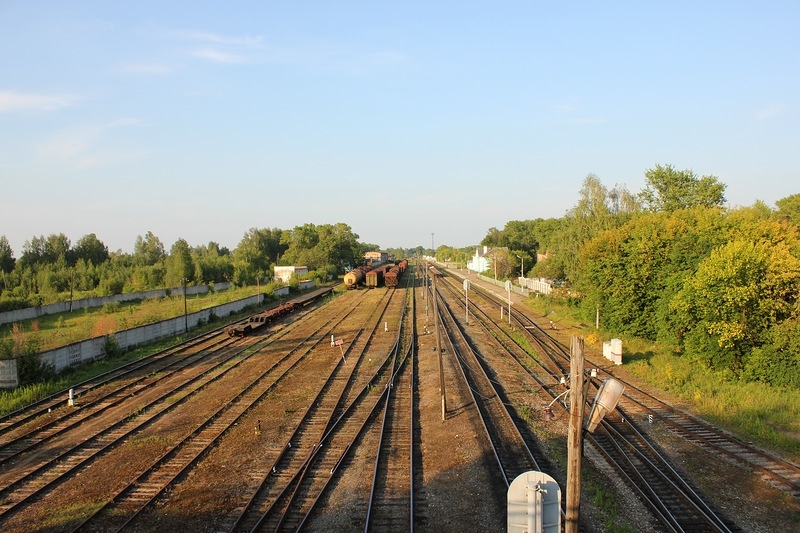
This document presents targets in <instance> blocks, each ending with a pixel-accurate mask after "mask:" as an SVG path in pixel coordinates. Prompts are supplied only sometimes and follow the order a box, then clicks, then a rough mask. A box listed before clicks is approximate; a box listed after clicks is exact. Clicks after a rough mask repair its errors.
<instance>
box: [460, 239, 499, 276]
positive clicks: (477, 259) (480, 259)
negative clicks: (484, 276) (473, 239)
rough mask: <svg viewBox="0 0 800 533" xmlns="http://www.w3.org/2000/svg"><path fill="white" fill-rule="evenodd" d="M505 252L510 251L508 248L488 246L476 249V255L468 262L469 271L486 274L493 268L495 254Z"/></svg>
mask: <svg viewBox="0 0 800 533" xmlns="http://www.w3.org/2000/svg"><path fill="white" fill-rule="evenodd" d="M503 250H508V248H506V247H499V248H489V247H488V246H484V247H482V248H476V249H475V255H473V256H472V259H470V260H469V261H467V269H468V270H472V271H473V272H478V273H480V272H486V271H487V270H489V269H490V268H491V267H492V264H493V263H492V261H493V260H494V256H495V254H497V253H498V252H500V251H503Z"/></svg>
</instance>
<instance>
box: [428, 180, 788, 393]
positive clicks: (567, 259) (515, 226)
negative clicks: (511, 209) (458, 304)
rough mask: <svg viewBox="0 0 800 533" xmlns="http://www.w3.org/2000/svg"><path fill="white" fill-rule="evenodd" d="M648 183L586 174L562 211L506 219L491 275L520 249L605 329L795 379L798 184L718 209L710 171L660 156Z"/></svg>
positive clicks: (740, 374) (707, 360)
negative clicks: (611, 182)
mask: <svg viewBox="0 0 800 533" xmlns="http://www.w3.org/2000/svg"><path fill="white" fill-rule="evenodd" d="M645 182H646V186H645V188H644V189H643V190H642V191H640V192H639V193H637V194H634V193H631V192H630V191H628V190H627V189H626V188H625V187H622V186H619V185H617V186H615V187H613V188H611V189H609V188H607V187H606V186H604V185H603V184H602V183H601V182H600V180H599V179H598V178H597V176H594V175H591V174H590V175H589V176H587V177H586V179H585V180H584V182H583V185H582V188H581V191H580V195H579V200H578V203H577V205H575V206H574V207H573V208H572V209H570V210H569V211H568V212H567V213H566V214H565V216H563V217H561V218H557V219H556V218H551V219H541V218H539V219H535V220H525V221H510V222H508V223H507V224H506V226H505V227H504V228H503V229H502V230H498V229H496V228H491V229H489V230H488V233H487V235H486V237H485V238H484V239H483V241H482V242H481V244H483V245H487V246H494V247H504V248H505V249H503V250H502V251H500V252H499V253H498V254H497V255H496V256H495V257H498V258H499V259H498V262H499V264H498V265H497V266H498V275H502V276H504V277H509V278H511V277H514V276H515V275H517V274H518V273H519V272H520V267H521V263H522V261H521V258H522V257H524V264H525V271H526V274H527V275H528V276H530V277H539V276H541V277H546V278H551V279H555V280H560V281H561V282H562V283H561V284H559V285H562V286H563V288H561V289H559V291H558V294H559V295H560V296H561V297H563V298H565V299H566V301H567V302H568V303H569V304H570V305H574V306H576V307H577V308H578V309H579V310H580V311H581V313H582V315H583V316H584V319H585V320H587V321H589V322H590V323H593V322H594V319H595V316H596V313H597V312H598V311H599V312H600V316H601V325H602V327H603V329H604V330H606V331H608V332H612V333H613V334H620V335H622V334H627V335H631V336H636V337H639V338H643V339H647V340H651V341H653V342H654V343H659V344H660V345H663V346H666V347H668V348H669V349H670V350H672V351H673V352H674V353H676V354H680V356H681V357H689V358H691V359H692V360H693V361H696V362H697V363H698V364H699V365H702V366H703V367H706V368H709V369H713V370H715V371H719V372H721V373H722V374H723V375H726V376H728V377H730V378H732V379H744V380H752V381H763V382H767V383H771V384H774V385H782V386H794V387H797V386H800V320H799V318H800V299H799V298H798V297H799V296H800V238H798V237H799V231H800V228H798V224H799V223H800V194H795V195H792V196H789V197H787V198H783V199H781V200H779V201H778V202H776V209H772V208H770V207H768V206H767V205H766V204H764V203H763V202H761V201H757V202H756V203H755V204H754V205H752V206H749V207H733V208H726V207H725V205H724V204H725V201H726V200H725V189H726V186H725V185H724V184H722V183H721V182H720V181H719V180H718V179H717V178H716V177H714V176H697V175H696V174H695V173H694V172H692V171H691V170H677V169H675V168H673V167H672V166H670V165H664V166H662V165H657V166H656V167H655V168H653V169H650V170H647V171H646V172H645ZM438 254H439V250H437V256H438ZM537 257H542V258H544V259H543V260H539V261H537Z"/></svg>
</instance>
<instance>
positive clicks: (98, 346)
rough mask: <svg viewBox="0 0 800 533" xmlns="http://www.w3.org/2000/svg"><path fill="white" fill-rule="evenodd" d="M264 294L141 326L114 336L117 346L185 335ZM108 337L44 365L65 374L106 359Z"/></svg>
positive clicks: (45, 357) (58, 353) (45, 355)
mask: <svg viewBox="0 0 800 533" xmlns="http://www.w3.org/2000/svg"><path fill="white" fill-rule="evenodd" d="M263 299H264V295H263V294H259V295H257V296H249V297H247V298H242V299H241V300H236V301H234V302H228V303H226V304H222V305H218V306H216V307H212V308H209V309H203V310H202V311H197V312H196V313H191V314H188V315H186V316H185V317H184V316H179V317H175V318H170V319H168V320H162V321H161V322H155V323H153V324H147V325H146V326H139V327H136V328H131V329H126V330H123V331H118V332H117V333H114V334H113V335H114V337H116V340H117V345H118V346H119V347H120V349H123V350H126V349H128V348H133V347H135V346H138V345H140V344H145V343H148V342H152V341H155V340H158V339H163V338H165V337H171V336H175V335H178V334H180V333H185V332H186V328H187V325H188V328H189V329H192V328H194V327H197V325H198V324H201V323H203V324H205V323H207V322H208V319H209V318H210V317H211V313H212V312H213V313H214V315H215V316H217V317H226V316H228V315H230V314H231V313H236V312H239V311H241V310H242V309H244V308H245V307H246V306H248V305H256V304H258V303H261V302H263ZM105 343H106V338H105V336H102V337H94V338H91V339H87V340H85V341H81V342H74V343H72V344H68V345H67V346H62V347H60V348H56V349H54V350H48V351H46V352H42V353H41V354H40V357H41V359H42V362H43V363H47V364H51V365H53V366H54V367H55V370H56V372H61V371H62V370H64V369H65V368H69V367H72V366H76V365H79V364H81V363H85V362H88V361H95V360H97V359H102V358H103V357H105V349H104V347H105Z"/></svg>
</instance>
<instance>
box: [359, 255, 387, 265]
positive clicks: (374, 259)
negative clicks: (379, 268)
mask: <svg viewBox="0 0 800 533" xmlns="http://www.w3.org/2000/svg"><path fill="white" fill-rule="evenodd" d="M388 260H389V254H388V253H386V252H366V253H364V261H366V262H367V264H370V265H380V264H383V263H385V262H387V261H388Z"/></svg>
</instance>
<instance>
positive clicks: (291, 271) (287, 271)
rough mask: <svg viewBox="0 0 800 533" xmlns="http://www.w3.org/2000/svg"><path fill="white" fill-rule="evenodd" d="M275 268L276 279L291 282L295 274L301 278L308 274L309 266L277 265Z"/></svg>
mask: <svg viewBox="0 0 800 533" xmlns="http://www.w3.org/2000/svg"><path fill="white" fill-rule="evenodd" d="M274 270H275V279H279V280H281V281H282V282H284V283H289V280H290V279H291V277H292V276H293V275H294V276H297V277H298V278H300V279H303V278H304V277H305V276H307V275H308V267H306V266H276V267H275V268H274Z"/></svg>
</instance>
